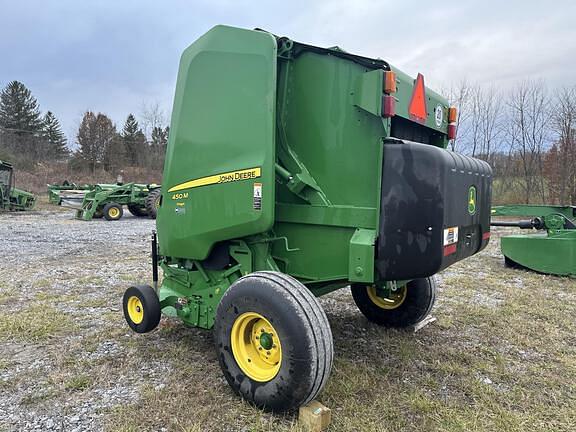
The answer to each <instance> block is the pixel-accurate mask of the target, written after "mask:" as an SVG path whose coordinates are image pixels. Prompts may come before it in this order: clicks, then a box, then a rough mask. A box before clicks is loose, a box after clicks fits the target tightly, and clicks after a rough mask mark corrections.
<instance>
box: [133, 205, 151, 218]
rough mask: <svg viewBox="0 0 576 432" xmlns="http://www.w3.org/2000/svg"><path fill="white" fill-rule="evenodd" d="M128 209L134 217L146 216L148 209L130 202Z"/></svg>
mask: <svg viewBox="0 0 576 432" xmlns="http://www.w3.org/2000/svg"><path fill="white" fill-rule="evenodd" d="M128 211H129V212H130V213H132V214H133V215H134V216H136V217H146V216H148V210H146V207H142V206H139V205H137V204H131V205H129V206H128Z"/></svg>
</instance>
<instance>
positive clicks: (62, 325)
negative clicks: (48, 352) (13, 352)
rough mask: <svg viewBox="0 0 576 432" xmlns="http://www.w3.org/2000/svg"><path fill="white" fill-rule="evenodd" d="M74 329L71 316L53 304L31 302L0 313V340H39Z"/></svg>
mask: <svg viewBox="0 0 576 432" xmlns="http://www.w3.org/2000/svg"><path fill="white" fill-rule="evenodd" d="M72 329H74V323H73V322H72V320H71V318H70V317H69V316H68V315H67V314H65V313H63V312H61V311H59V310H58V309H56V308H55V307H53V306H50V305H45V304H37V303H36V304H32V305H30V306H28V307H25V308H23V309H22V310H21V311H19V312H17V313H16V312H14V313H3V314H0V340H18V341H24V342H40V341H45V340H48V339H50V338H52V337H54V336H58V335H60V334H62V333H64V332H69V331H70V330H72Z"/></svg>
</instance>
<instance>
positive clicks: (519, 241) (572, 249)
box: [500, 230, 576, 276]
mask: <svg viewBox="0 0 576 432" xmlns="http://www.w3.org/2000/svg"><path fill="white" fill-rule="evenodd" d="M500 241H501V249H502V254H503V255H504V256H505V257H507V258H508V259H510V260H512V261H514V262H515V263H518V264H520V265H522V266H524V267H526V268H529V269H531V270H534V271H537V272H540V273H548V274H554V275H562V276H566V275H572V276H576V230H568V231H562V232H560V233H558V234H554V235H550V236H548V235H546V234H529V235H511V236H505V237H502V238H501V239H500Z"/></svg>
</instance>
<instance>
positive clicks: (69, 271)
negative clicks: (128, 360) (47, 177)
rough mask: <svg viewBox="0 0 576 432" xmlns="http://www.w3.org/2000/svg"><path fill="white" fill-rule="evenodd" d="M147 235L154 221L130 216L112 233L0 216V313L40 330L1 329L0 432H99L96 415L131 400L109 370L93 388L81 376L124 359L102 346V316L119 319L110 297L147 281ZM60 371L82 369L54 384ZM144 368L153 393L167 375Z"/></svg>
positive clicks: (42, 216) (161, 368)
mask: <svg viewBox="0 0 576 432" xmlns="http://www.w3.org/2000/svg"><path fill="white" fill-rule="evenodd" d="M126 213H128V212H126ZM153 228H154V221H153V220H151V219H146V218H136V217H133V216H132V215H130V214H125V216H124V217H123V218H122V219H121V220H120V221H118V222H113V223H112V222H107V221H104V220H94V221H91V222H84V221H78V220H76V219H75V218H74V216H73V212H71V211H70V210H68V211H40V212H31V213H19V214H2V215H0V255H1V256H2V268H1V269H0V283H1V285H0V288H2V294H0V308H1V309H0V311H1V313H2V314H6V313H16V312H25V313H24V314H22V315H23V316H22V319H23V320H25V319H26V318H30V319H32V320H48V322H43V323H42V322H40V323H35V324H33V325H32V330H31V331H27V330H26V329H22V328H21V327H19V326H17V325H16V324H17V323H10V324H11V327H10V328H6V327H8V326H6V325H5V326H4V328H3V330H5V332H6V334H5V335H4V336H5V337H4V340H3V341H1V344H0V359H2V362H3V363H6V364H3V365H0V366H2V369H1V370H0V427H1V426H4V427H6V428H8V429H9V430H66V431H88V430H100V429H101V427H102V425H101V422H100V419H101V417H102V415H103V413H105V412H106V411H107V410H109V409H110V408H113V407H115V406H117V405H119V404H124V403H126V401H130V400H134V399H135V398H137V397H138V389H137V388H136V387H135V386H134V385H132V383H131V381H130V380H128V379H126V378H127V377H125V376H122V374H120V375H116V373H115V372H114V370H110V371H109V372H108V373H109V377H110V379H109V380H105V382H103V383H102V384H98V385H95V383H94V382H93V378H92V377H91V376H90V375H91V372H92V371H91V370H90V369H91V366H94V367H95V369H96V371H97V372H101V371H99V370H98V369H100V368H102V367H104V368H105V369H106V367H107V366H111V365H112V364H113V363H114V361H115V359H117V358H119V357H122V356H124V355H126V348H125V347H123V346H121V345H120V344H119V342H118V340H107V339H106V335H107V333H108V332H109V330H110V327H111V326H112V325H117V324H118V322H117V320H114V321H112V322H110V320H109V315H110V314H115V315H118V314H119V313H121V303H120V302H121V300H120V298H119V292H122V290H123V289H125V287H126V286H127V285H128V284H129V283H130V281H131V280H132V279H133V280H134V281H136V280H143V281H146V280H149V279H150V276H149V269H150V259H149V239H150V234H151V231H152V229H153ZM37 305H38V306H39V307H37ZM38 309H45V311H47V312H48V313H43V312H41V311H39V310H38ZM26 311H29V313H26ZM30 311H31V312H30ZM51 320H55V322H52V323H51V322H50V321H51ZM60 324H62V325H60ZM22 325H26V323H22ZM116 330H118V329H116ZM119 330H121V333H126V332H128V328H127V327H126V326H122V327H120V328H119ZM116 334H117V333H116ZM122 336H124V337H129V336H131V335H130V334H127V335H121V337H122ZM67 362H68V363H72V364H75V363H76V364H80V365H81V364H88V365H90V366H89V367H84V368H82V367H81V368H79V369H86V370H87V373H84V372H83V371H82V370H80V372H79V373H78V374H75V373H74V371H73V370H72V373H65V374H64V375H61V371H62V370H63V369H64V370H65V371H66V372H68V370H67V369H69V368H63V364H65V363H67ZM147 367H148V368H149V369H150V370H149V374H150V375H149V376H150V382H151V383H152V384H154V385H162V374H164V373H166V372H169V370H168V369H169V367H168V365H165V364H153V365H148V366H147ZM72 369H74V368H72ZM83 390H85V391H83ZM45 400H46V401H49V403H48V404H45V403H43V402H44V401H45Z"/></svg>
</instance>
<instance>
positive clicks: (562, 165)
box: [0, 81, 576, 204]
mask: <svg viewBox="0 0 576 432" xmlns="http://www.w3.org/2000/svg"><path fill="white" fill-rule="evenodd" d="M443 93H444V94H445V95H447V96H448V98H449V100H450V104H451V105H455V106H456V107H457V108H458V119H457V137H456V139H455V140H453V141H451V142H450V144H449V148H450V149H451V150H454V151H459V152H462V153H465V154H469V155H472V156H474V157H477V158H480V159H484V160H486V161H487V162H489V163H490V165H491V166H492V168H493V171H494V194H493V196H494V200H495V202H500V203H506V202H508V203H520V202H523V203H560V204H576V86H573V87H562V88H557V89H555V90H553V91H550V90H548V88H547V86H546V83H545V82H544V81H522V82H519V83H517V84H516V85H514V86H513V87H512V88H510V89H507V90H503V89H501V88H498V87H495V86H490V85H480V84H474V83H470V82H467V81H462V82H460V83H458V84H457V85H453V86H450V87H449V88H447V89H445V91H444V92H443ZM140 120H141V121H140V122H138V120H137V119H136V117H135V116H134V115H133V114H128V116H127V117H126V120H125V122H124V124H123V126H122V128H121V129H120V130H118V128H117V127H116V125H115V124H114V122H113V121H112V120H111V119H110V118H109V117H108V116H107V115H106V114H104V113H100V112H98V113H97V112H92V111H86V112H85V113H84V115H83V117H82V120H81V122H80V126H79V128H78V131H77V133H76V136H75V144H76V146H75V150H71V148H70V147H69V146H68V143H67V140H66V137H65V135H64V133H63V132H62V129H61V126H60V122H59V121H58V119H57V118H56V116H55V115H54V114H53V113H52V112H51V111H46V112H45V113H44V114H42V113H41V112H40V108H39V104H38V101H37V100H36V98H35V97H34V96H33V95H32V93H31V92H30V90H29V89H28V88H26V86H25V85H24V84H22V83H20V82H18V81H12V82H10V83H8V84H7V85H6V87H4V89H3V90H2V91H1V92H0V159H8V160H12V161H13V162H15V163H16V164H17V166H18V167H19V169H20V168H21V169H28V170H29V171H31V172H34V170H35V167H37V166H39V164H46V163H49V162H59V163H65V164H66V165H67V167H68V172H69V173H70V174H71V175H72V176H74V175H75V174H77V173H82V172H88V173H91V174H92V175H94V173H96V172H102V171H104V172H105V173H109V174H110V175H111V176H114V177H116V176H117V175H118V174H120V173H121V172H122V171H123V170H125V169H128V168H139V169H141V171H142V172H144V173H149V174H152V175H151V177H155V178H159V177H160V175H161V170H162V166H163V161H164V155H165V151H166V145H167V142H168V133H169V128H168V126H165V122H166V119H165V118H164V116H163V114H162V111H161V110H160V108H159V107H158V106H157V105H152V106H146V107H144V109H143V110H142V113H141V114H140Z"/></svg>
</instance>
